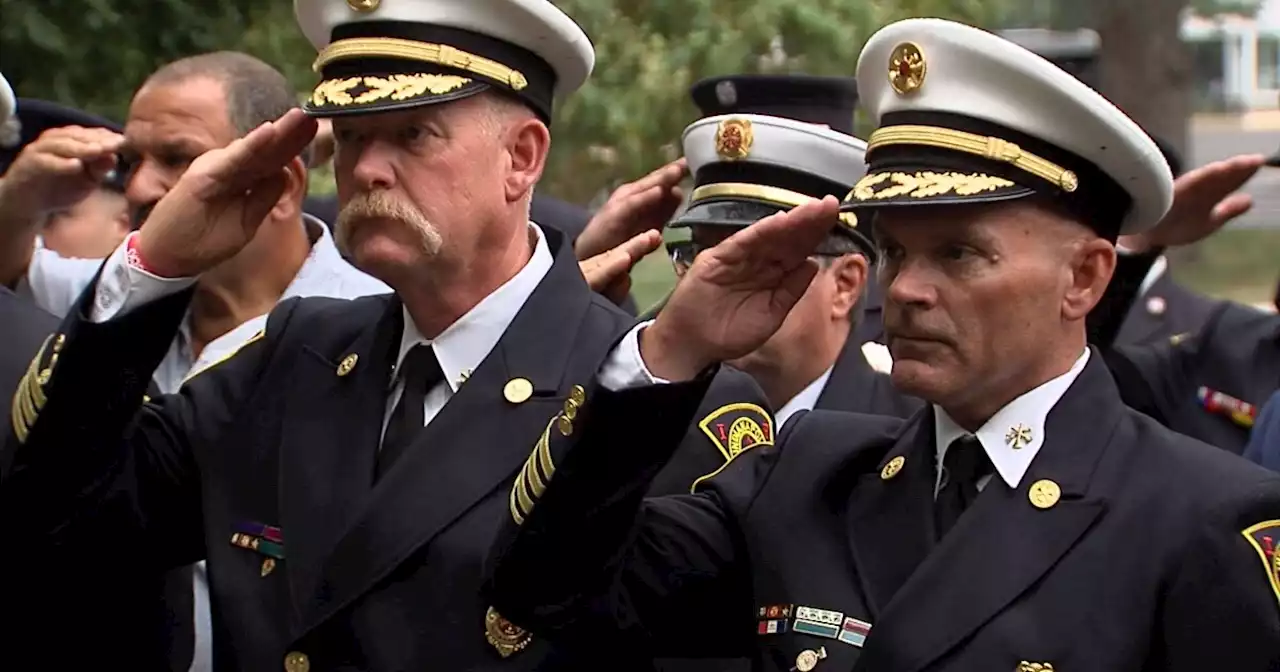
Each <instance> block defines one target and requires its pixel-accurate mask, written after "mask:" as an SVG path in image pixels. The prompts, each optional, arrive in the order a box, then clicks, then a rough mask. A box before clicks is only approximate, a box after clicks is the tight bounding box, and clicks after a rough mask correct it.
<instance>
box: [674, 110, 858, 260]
mask: <svg viewBox="0 0 1280 672" xmlns="http://www.w3.org/2000/svg"><path fill="white" fill-rule="evenodd" d="M683 144H684V155H685V158H686V159H687V160H688V162H689V170H690V172H691V173H693V178H694V189H693V192H692V194H691V196H690V201H689V208H688V209H687V210H686V211H685V212H684V213H682V214H681V215H680V216H679V217H678V218H676V219H675V220H673V221H672V222H671V224H670V226H671V227H672V228H681V227H686V226H694V225H700V226H701V225H723V226H732V227H743V226H749V225H750V224H752V223H753V222H755V221H758V220H760V219H762V218H763V217H767V216H769V215H771V214H774V213H776V212H780V211H784V210H789V209H791V208H793V207H795V206H797V205H800V204H802V203H805V202H808V201H810V200H813V199H820V198H822V197H824V196H835V197H836V198H841V197H843V196H844V194H846V193H848V191H849V189H851V188H852V187H853V184H854V183H856V182H857V181H858V179H859V178H860V177H862V175H863V174H864V173H865V172H866V162H865V160H864V156H863V154H864V152H865V151H866V143H865V142H863V141H862V140H859V139H857V138H855V137H853V136H851V135H846V134H844V133H841V132H839V131H833V130H831V129H830V128H827V127H826V126H821V125H818V124H811V123H806V122H803V121H796V120H793V119H786V118H782V117H771V116H764V115H758V114H726V115H719V116H714V117H706V118H704V119H699V120H698V121H695V122H694V123H693V124H691V125H690V126H689V127H688V128H686V129H685V131H684V136H683ZM834 233H837V234H841V235H845V236H847V237H849V238H852V239H853V240H854V242H856V243H857V244H858V245H859V247H861V248H862V249H863V250H864V252H865V253H866V254H867V255H868V256H869V257H871V258H874V246H873V245H872V244H871V241H870V239H869V237H868V236H866V235H865V234H864V233H863V232H861V231H858V230H857V218H856V217H854V216H850V215H849V213H844V214H843V215H842V217H841V222H840V225H839V227H838V228H837V229H836V231H835V232H834Z"/></svg>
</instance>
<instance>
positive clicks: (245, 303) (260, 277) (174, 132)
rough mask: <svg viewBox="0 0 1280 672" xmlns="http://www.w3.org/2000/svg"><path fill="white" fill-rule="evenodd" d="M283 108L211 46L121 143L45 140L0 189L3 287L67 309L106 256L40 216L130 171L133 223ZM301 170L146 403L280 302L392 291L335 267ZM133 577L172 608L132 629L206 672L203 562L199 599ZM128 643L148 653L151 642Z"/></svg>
mask: <svg viewBox="0 0 1280 672" xmlns="http://www.w3.org/2000/svg"><path fill="white" fill-rule="evenodd" d="M292 107H295V100H294V93H293V88H292V87H291V86H290V85H289V83H288V81H287V80H286V79H285V78H284V76H283V75H282V74H281V73H280V72H278V71H277V70H276V69H274V68H272V67H271V66H269V65H267V64H266V63H263V62H262V61H260V60H258V59H256V58H254V57H252V56H249V55H247V54H241V53H236V52H215V53H210V54H203V55H199V56H193V57H190V58H186V59H182V60H179V61H175V62H173V63H170V64H168V65H166V66H164V67H162V68H160V69H159V70H157V71H156V72H155V73H154V74H152V75H151V77H149V78H148V80H147V81H146V82H145V83H144V84H143V85H142V87H141V88H139V90H138V92H137V94H135V96H134V99H133V102H132V104H131V105H130V109H129V117H128V120H127V122H126V125H125V129H124V133H123V135H121V134H120V133H117V132H115V131H113V130H111V129H109V128H103V127H92V128H86V127H80V126H64V127H59V128H53V129H50V130H48V131H46V132H44V133H43V134H41V135H40V136H39V137H38V138H36V139H35V140H33V141H32V142H30V143H28V144H27V145H26V146H25V147H24V148H23V150H22V152H21V153H19V155H18V156H17V158H16V159H15V160H14V162H13V165H12V167H11V168H10V170H9V172H8V174H7V177H6V179H5V180H4V182H3V183H2V184H0V284H8V285H10V286H16V288H17V291H18V293H19V294H23V295H26V296H27V297H29V298H30V299H32V300H34V302H35V303H36V304H37V305H38V306H40V307H41V308H44V309H46V310H48V311H49V312H52V313H54V314H55V315H59V316H62V315H65V314H66V313H67V312H68V311H70V310H71V309H72V307H73V306H74V304H75V302H76V301H77V299H78V298H79V297H80V295H81V293H82V292H83V291H84V289H85V288H86V287H88V286H89V285H90V283H91V282H92V281H93V279H94V278H95V277H96V276H97V274H98V272H99V268H100V267H101V265H102V259H101V258H94V259H68V258H64V257H62V256H61V255H58V254H57V253H55V252H54V251H52V250H48V249H44V248H41V247H39V246H37V245H35V244H34V243H33V240H34V238H35V236H36V235H37V233H38V230H39V226H40V222H41V221H43V219H44V218H45V217H47V216H48V214H49V213H52V212H56V211H58V210H60V209H65V208H69V207H76V206H78V205H79V204H81V203H82V201H83V200H84V199H85V198H86V197H88V196H89V195H90V194H93V193H94V192H95V191H96V190H99V189H100V188H101V187H100V185H101V184H102V183H103V182H104V181H106V180H107V179H109V177H110V176H113V175H118V174H120V173H121V172H122V171H123V169H124V168H125V167H128V179H127V183H126V188H125V196H126V198H127V199H128V204H129V209H130V213H131V216H132V219H133V221H134V222H137V223H141V222H143V221H144V220H145V219H146V217H147V215H148V214H149V213H150V211H151V209H152V208H153V207H154V206H155V204H156V203H157V202H158V201H159V200H160V199H161V198H162V197H163V196H164V195H165V194H166V193H168V191H169V189H171V188H172V187H173V185H174V184H175V183H176V182H177V181H178V179H179V178H180V177H181V176H182V175H183V173H185V171H186V169H187V167H188V166H189V165H190V164H191V162H192V161H194V160H195V159H196V158H198V157H199V156H200V155H202V154H204V153H205V152H207V151H210V150H213V149H217V148H220V147H223V146H225V145H228V144H230V143H231V142H233V141H234V140H235V139H236V138H238V137H240V136H241V135H243V134H245V133H247V132H248V131H251V130H252V129H254V128H255V127H257V126H258V125H260V124H262V123H263V122H266V121H270V120H273V119H276V118H277V117H279V116H280V115H282V114H284V113H285V112H286V111H288V110H289V109H290V108H292ZM19 112H20V113H21V107H20V108H19ZM306 165H307V163H306V157H298V158H297V159H295V160H294V161H292V162H290V163H289V164H288V166H287V168H286V172H287V175H288V179H287V185H286V187H285V189H284V191H283V193H282V194H281V196H280V198H279V200H278V202H277V203H276V204H275V206H274V207H273V208H271V209H270V210H269V211H268V212H267V214H266V217H265V219H264V220H263V223H262V224H261V226H259V227H258V228H257V232H256V234H255V236H254V238H253V240H252V241H251V242H250V243H249V244H248V245H246V246H245V247H244V249H243V250H241V251H240V252H239V253H238V254H237V255H235V256H234V257H232V258H230V259H228V260H226V261H224V262H222V263H221V264H219V265H218V266H217V267H215V268H213V269H210V270H209V271H208V272H206V273H204V274H202V275H201V277H200V279H199V282H198V283H197V286H196V290H195V294H194V297H193V298H192V301H191V304H190V306H189V308H188V310H187V313H186V317H185V319H183V321H182V323H181V325H180V327H179V329H178V332H177V335H176V337H175V338H174V339H173V341H172V342H171V343H170V346H169V350H168V352H167V354H166V355H165V357H164V358H163V360H161V362H160V364H159V366H158V367H157V368H156V369H155V370H154V371H153V372H152V381H153V385H152V386H151V394H152V396H157V395H159V394H162V393H163V394H168V393H174V392H177V391H178V390H179V389H180V387H181V386H182V385H183V383H184V382H185V381H186V380H187V378H189V377H190V376H191V375H193V374H194V373H196V372H198V371H200V370H203V369H204V368H207V367H209V366H212V365H213V364H216V363H217V362H219V361H221V360H223V359H225V358H226V357H228V356H230V355H231V354H232V353H234V352H235V351H236V350H237V349H239V348H240V346H242V345H243V344H244V343H245V342H246V341H247V340H248V339H250V338H251V337H252V336H253V335H254V334H255V333H257V332H258V331H259V330H260V329H261V327H262V325H263V324H264V323H265V321H266V316H267V313H268V312H269V311H270V310H271V309H272V308H273V307H274V306H275V305H276V304H277V303H278V302H280V301H282V300H284V299H288V298H292V297H296V296H330V297H336V298H355V297H359V296H365V295H370V294H381V293H385V292H388V291H390V290H389V289H388V288H387V287H386V285H384V284H383V283H381V282H379V281H377V280H375V279H373V278H372V277H370V276H368V275H366V274H364V273H362V272H360V271H358V270H356V269H355V268H354V267H352V266H351V265H350V264H348V263H347V262H346V261H345V260H343V259H342V257H341V255H339V253H338V250H337V248H336V247H335V245H334V241H333V238H332V236H331V235H330V233H329V231H328V229H327V228H326V227H325V226H324V225H323V224H322V223H321V222H320V221H319V220H316V219H315V218H313V217H310V216H308V215H306V214H304V213H303V212H302V209H301V204H302V200H303V197H304V196H305V193H306V187H307V169H306ZM140 570H141V571H140V575H139V576H138V577H136V580H137V581H138V582H139V583H140V584H141V585H139V587H137V588H136V589H135V590H134V592H135V593H136V594H137V595H138V597H137V599H136V600H135V603H137V604H145V603H148V602H150V603H154V604H163V606H164V609H165V610H166V611H167V612H169V613H168V614H167V615H165V616H164V617H163V618H164V619H166V620H171V621H173V626H172V627H171V628H170V627H164V626H163V625H162V626H159V627H157V626H156V625H154V624H153V623H145V622H143V621H144V620H150V618H151V617H150V616H148V617H147V618H145V619H144V618H138V619H137V620H138V622H137V623H136V626H137V628H138V629H140V630H145V631H148V632H154V631H156V630H159V631H161V632H162V633H163V636H164V637H165V638H168V639H169V640H170V641H168V642H166V643H163V644H162V645H161V646H163V647H164V650H166V651H167V653H168V655H169V665H170V666H171V668H172V669H174V670H177V671H181V670H186V669H187V668H188V666H191V669H193V670H195V671H197V672H203V671H204V670H209V669H212V667H211V665H212V662H211V655H212V654H211V651H212V648H211V637H212V630H211V626H210V621H209V615H208V614H209V605H208V597H207V586H206V581H205V578H204V572H203V565H197V566H195V567H194V586H195V589H194V592H192V589H191V586H192V585H193V584H192V581H193V578H192V575H193V572H192V571H189V570H177V571H174V572H171V573H169V574H168V576H167V577H166V579H165V581H166V584H167V585H166V586H165V587H164V588H163V593H164V597H163V598H161V597H160V596H159V594H158V593H159V592H160V590H161V589H160V588H159V587H157V586H154V585H151V583H150V582H152V581H153V579H154V578H158V575H155V576H153V575H151V574H149V573H147V572H146V571H145V570H144V569H141V568H140ZM103 581H104V582H105V581H107V579H103ZM86 599H88V600H92V601H96V602H103V601H104V600H103V599H100V598H97V597H92V596H89V597H87V598H86ZM130 620H131V619H130V615H129V614H122V615H121V616H120V617H119V619H118V623H119V624H120V627H126V626H127V625H128V623H129V621H130ZM193 623H194V625H193ZM133 648H134V649H136V650H138V651H142V652H151V651H154V650H157V649H160V646H156V645H154V644H152V645H150V646H145V645H139V646H136V647H133ZM126 650H127V649H126ZM105 659H108V658H104V660H105Z"/></svg>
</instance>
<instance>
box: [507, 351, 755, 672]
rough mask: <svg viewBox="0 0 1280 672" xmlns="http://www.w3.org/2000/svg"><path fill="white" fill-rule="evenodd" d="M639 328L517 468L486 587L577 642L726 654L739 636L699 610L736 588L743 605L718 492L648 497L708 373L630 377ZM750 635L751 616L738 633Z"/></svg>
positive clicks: (537, 626)
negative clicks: (729, 638) (720, 632)
mask: <svg viewBox="0 0 1280 672" xmlns="http://www.w3.org/2000/svg"><path fill="white" fill-rule="evenodd" d="M636 333H637V331H636V330H633V331H632V332H631V333H630V334H628V336H627V337H626V338H625V339H624V340H623V342H622V344H621V345H620V346H619V347H618V348H617V349H616V350H615V351H614V353H612V354H611V355H610V358H609V361H608V362H607V363H606V365H605V367H604V368H603V369H602V372H601V376H600V381H598V384H597V385H596V386H595V389H593V390H591V391H590V392H589V393H588V392H586V391H583V393H582V394H580V395H578V398H577V399H574V398H571V399H570V400H569V401H568V402H567V403H566V407H565V409H564V410H563V411H561V412H560V413H559V414H557V415H556V416H555V417H554V418H552V420H551V422H550V423H549V424H548V426H547V428H546V431H545V432H544V433H543V434H542V436H541V438H540V440H539V441H538V443H537V446H536V447H535V449H534V451H533V453H532V454H531V455H530V457H529V460H528V461H527V462H526V464H525V466H524V468H523V470H522V471H521V473H520V474H519V476H518V477H517V480H516V484H515V487H514V488H513V490H512V492H511V496H510V497H511V499H510V510H511V519H510V520H509V521H508V523H507V525H506V526H505V527H504V529H503V531H502V533H501V534H500V535H499V537H498V539H497V542H496V544H495V546H494V550H493V554H492V556H491V558H490V567H489V573H488V581H487V584H486V593H487V595H488V596H489V597H490V598H491V600H492V604H493V606H494V608H495V609H496V610H497V612H499V613H500V614H502V616H504V617H505V618H507V619H509V620H511V621H512V622H514V623H516V624H518V625H520V626H522V627H525V628H528V629H530V630H532V631H533V633H534V634H535V635H536V636H541V637H545V638H547V639H549V640H551V641H553V642H554V643H557V644H561V645H566V646H569V647H572V649H573V650H576V651H583V650H593V649H594V650H598V649H603V648H606V647H619V646H621V647H625V648H626V651H627V652H628V654H627V655H631V656H640V657H644V656H684V655H689V656H696V655H726V654H728V655H732V654H736V653H740V651H726V649H733V648H735V644H734V643H733V642H726V641H725V638H720V637H717V636H716V635H715V632H714V631H715V630H716V625H717V624H716V621H717V618H716V617H710V616H708V614H709V612H710V611H712V610H715V611H720V610H732V607H731V605H734V604H736V602H737V600H739V599H740V598H744V597H745V598H746V599H747V606H746V607H744V608H743V609H742V610H741V611H742V613H743V615H744V617H746V618H749V613H748V612H749V610H750V604H749V597H746V596H748V595H749V584H747V585H743V584H742V583H741V582H740V581H739V579H741V578H743V576H742V575H741V573H739V572H736V571H734V570H735V563H737V562H738V561H739V560H740V559H741V556H740V552H739V550H738V548H737V546H736V544H735V541H734V539H735V537H734V535H733V533H732V532H731V522H732V521H731V519H730V514H729V513H728V512H727V511H726V510H725V508H724V506H723V505H722V502H721V499H720V497H719V496H718V495H717V494H698V495H682V496H673V497H661V498H656V499H651V500H648V501H647V502H646V501H645V499H644V495H645V492H646V491H647V490H648V489H649V484H650V482H651V481H652V480H653V478H654V477H655V476H656V475H657V474H658V472H659V471H661V469H662V468H663V466H664V465H665V464H666V463H667V461H668V459H670V457H671V456H672V454H673V453H674V452H675V450H676V448H677V447H678V446H679V444H680V442H681V439H682V438H683V436H684V434H685V432H686V430H687V428H688V426H689V424H690V423H691V422H692V420H693V417H694V415H695V414H696V412H697V409H698V407H699V405H700V403H701V400H702V397H703V395H704V394H705V392H706V389H707V387H708V385H709V383H710V380H711V378H712V376H711V375H709V374H704V375H703V376H700V377H698V378H696V379H694V380H692V381H689V382H684V383H670V384H668V383H665V382H663V381H655V382H656V384H647V385H646V384H639V385H637V383H640V382H641V381H642V380H643V378H642V376H644V375H647V374H638V373H637V369H636V368H635V366H636V364H635V363H636V362H638V361H639V356H638V351H637V350H636V345H635V338H636ZM640 366H641V367H642V366H643V365H642V364H640ZM611 387H614V388H617V389H610V388H611ZM722 613H723V612H722ZM730 621H733V622H735V623H736V620H734V619H732V618H728V619H720V624H721V625H725V626H727V625H728V623H729V622H730ZM699 624H701V625H699ZM725 629H726V630H728V629H729V628H727V627H726V628H725ZM749 631H750V623H747V624H746V625H745V626H744V627H743V628H742V629H741V630H737V632H739V633H742V634H744V635H745V634H746V633H748V632H749ZM615 659H616V658H615Z"/></svg>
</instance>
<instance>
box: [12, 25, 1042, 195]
mask: <svg viewBox="0 0 1280 672" xmlns="http://www.w3.org/2000/svg"><path fill="white" fill-rule="evenodd" d="M1021 3H1022V0H858V1H856V2H851V1H850V0H809V1H808V2H792V1H790V0H625V1H624V0H614V1H607V0H558V2H557V4H558V5H559V6H560V7H561V8H562V9H564V10H565V11H566V12H567V13H568V14H569V15H570V16H572V17H573V18H574V19H575V20H577V21H578V23H579V24H581V25H582V26H583V28H584V29H585V30H586V32H587V34H588V35H590V36H591V38H592V41H593V42H594V44H595V48H596V62H597V67H596V69H595V72H594V73H593V74H592V77H591V81H590V82H589V83H588V84H587V85H586V87H584V88H583V89H582V90H581V91H579V92H578V93H577V94H575V95H574V96H572V97H571V98H569V99H568V100H566V101H564V102H563V103H562V104H561V105H560V107H559V109H558V110H557V113H556V119H555V122H554V124H553V126H552V133H553V135H554V137H555V142H554V143H553V147H554V149H553V152H552V157H551V161H550V165H549V166H548V171H547V174H546V177H545V179H544V182H543V185H542V188H543V189H545V190H547V191H549V192H550V193H554V194H556V195H559V196H561V197H563V198H567V199H569V200H573V201H576V202H583V203H585V202H588V201H590V200H591V199H593V198H595V197H597V196H599V195H601V194H603V193H607V191H608V190H609V189H611V188H613V187H614V186H616V185H617V184H619V183H621V182H625V181H628V180H630V179H634V178H636V177H638V176H640V175H642V174H643V173H645V172H647V171H648V170H650V169H652V168H654V167H656V166H657V165H659V164H661V163H662V162H664V161H667V160H670V159H671V158H674V157H675V156H676V155H677V153H678V143H679V136H680V132H681V130H682V129H683V128H684V126H685V125H687V124H688V123H689V122H690V121H692V120H693V119H694V118H695V117H696V116H697V112H696V109H695V108H694V106H693V104H692V102H691V101H690V100H689V97H688V90H689V87H690V86H691V85H692V84H693V83H694V82H695V81H697V80H698V79H701V78H702V77H706V76H711V75H719V74H732V73H752V72H805V73H810V74H826V75H850V76H852V75H853V73H854V67H855V65H856V61H857V57H858V52H859V50H860V49H861V47H862V44H863V42H864V41H865V40H866V38H867V37H868V36H869V35H870V34H871V33H872V32H873V31H874V30H875V29H876V28H878V27H880V26H882V25H884V24H886V23H889V22H891V21H894V20H897V19H901V18H906V17H909V16H938V17H945V18H953V19H957V20H962V21H966V22H968V23H972V24H974V25H979V26H1001V25H1004V23H1005V22H1006V17H1007V16H1009V15H1010V14H1011V12H1014V11H1015V10H1016V9H1017V8H1019V7H1021V6H1022V4H1021ZM0 16H3V17H4V20H3V21H0V71H2V72H3V73H4V75H5V77H6V78H7V79H9V81H10V83H11V84H12V85H13V87H14V89H15V90H16V91H17V92H18V94H19V95H22V96H29V97H38V98H47V99H52V100H58V101H61V102H64V103H68V104H72V105H76V106H79V107H82V108H84V109H88V110H92V111H95V112H98V113H101V114H106V115H108V116H112V117H114V118H117V119H121V118H123V117H124V115H125V113H126V112H127V110H128V104H129V100H130V98H131V97H132V94H133V91H134V90H135V89H136V88H137V86H138V85H139V84H141V83H142V81H143V80H144V79H146V77H147V75H148V74H149V73H151V72H152V71H153V70H155V69H156V68H157V67H159V66H160V65H162V64H164V63H166V62H168V61H171V60H174V59H176V58H180V57H182V56H187V55H191V54H196V53H201V52H205V51H213V50H218V49H236V50H240V51H245V52H247V53H251V54H253V55H255V56H258V57H259V58H262V59H264V60H265V61H267V62H269V63H272V64H273V65H275V66H277V67H279V68H280V69H281V70H282V71H283V72H284V73H285V74H286V75H287V76H288V77H289V78H290V81H292V82H293V83H294V84H295V85H296V86H297V87H298V90H299V91H307V90H309V86H310V85H311V84H312V83H314V81H315V80H314V74H313V73H312V72H311V68H310V65H311V61H312V59H313V58H314V56H315V52H314V50H313V49H312V48H311V46H310V44H308V43H307V41H306V39H305V38H304V37H303V36H302V34H301V31H299V30H298V28H297V25H296V23H295V22H294V19H293V9H292V3H291V2H286V1H285V0H271V1H270V2H266V3H263V2H260V1H259V2H254V1H251V0H222V1H221V2H217V3H213V2H197V1H196V0H43V1H42V2H30V0H0ZM318 186H321V188H323V186H324V185H318Z"/></svg>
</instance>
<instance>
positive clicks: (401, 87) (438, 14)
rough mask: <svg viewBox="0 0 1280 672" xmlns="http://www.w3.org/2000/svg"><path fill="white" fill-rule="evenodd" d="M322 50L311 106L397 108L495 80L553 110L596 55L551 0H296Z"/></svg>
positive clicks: (545, 112)
mask: <svg viewBox="0 0 1280 672" xmlns="http://www.w3.org/2000/svg"><path fill="white" fill-rule="evenodd" d="M294 13H295V14H296V15H297V19H298V25H299V26H300V27H301V29H302V32H303V34H305V35H306V37H307V39H308V40H310V42H311V44H312V45H314V46H315V48H316V50H317V52H319V54H318V56H317V58H316V61H315V63H314V69H315V70H316V71H317V72H319V73H320V76H321V83H320V84H319V85H317V87H316V92H315V94H313V96H312V99H311V100H310V101H309V102H308V104H307V105H306V109H307V111H308V112H310V113H312V114H315V115H317V116H335V115H339V114H347V113H357V112H376V111H388V110H394V109H403V108H407V107H414V106H418V105H424V104H430V103H436V102H447V101H449V100H457V99H459V98H463V97H466V96H468V95H474V94H475V93H479V92H480V91H484V90H489V89H498V90H501V91H504V92H506V93H509V94H512V95H514V96H516V97H517V98H519V99H521V100H523V101H524V102H526V103H527V104H529V105H530V106H531V107H533V108H534V110H535V111H537V112H539V113H540V114H541V115H542V116H543V117H544V118H548V119H549V118H550V116H551V107H552V102H553V100H554V99H555V98H556V97H557V96H559V97H563V96H565V95H568V94H570V93H572V92H574V91H576V90H577V89H579V88H580V87H581V86H582V85H583V84H584V83H585V82H586V81H587V77H588V76H589V75H590V74H591V69H592V67H593V66H594V65H595V50H594V49H593V48H592V46H591V41H590V39H588V38H587V35H586V33H584V32H583V30H582V28H580V27H579V26H578V24H577V23H574V21H573V19H571V18H569V16H568V15H566V14H565V13H564V12H563V11H561V10H560V9H558V8H557V7H556V6H555V5H554V4H552V3H551V2H548V0H294Z"/></svg>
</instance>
